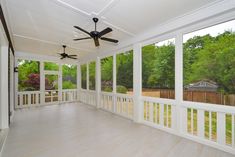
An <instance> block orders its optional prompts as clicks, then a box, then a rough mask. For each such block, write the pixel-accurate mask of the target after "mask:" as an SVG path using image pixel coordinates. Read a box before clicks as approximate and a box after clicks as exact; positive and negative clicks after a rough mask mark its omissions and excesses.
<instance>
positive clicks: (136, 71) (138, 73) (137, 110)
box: [133, 43, 143, 123]
mask: <svg viewBox="0 0 235 157" xmlns="http://www.w3.org/2000/svg"><path fill="white" fill-rule="evenodd" d="M133 55H134V56H133V58H134V59H133V60H134V62H133V91H134V121H135V122H137V123H140V122H141V120H142V118H143V117H142V115H143V114H142V113H143V110H142V109H143V104H142V101H141V92H142V49H141V44H140V43H137V44H135V45H134V47H133Z"/></svg>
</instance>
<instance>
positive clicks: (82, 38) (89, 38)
mask: <svg viewBox="0 0 235 157" xmlns="http://www.w3.org/2000/svg"><path fill="white" fill-rule="evenodd" d="M85 39H91V37H86V38H78V39H73V40H74V41H78V40H85Z"/></svg>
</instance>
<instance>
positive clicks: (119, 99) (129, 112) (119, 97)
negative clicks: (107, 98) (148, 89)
mask: <svg viewBox="0 0 235 157" xmlns="http://www.w3.org/2000/svg"><path fill="white" fill-rule="evenodd" d="M115 100H116V106H115V113H116V114H118V115H121V116H123V117H126V118H130V119H133V116H134V102H133V96H130V95H126V94H116V95H115Z"/></svg>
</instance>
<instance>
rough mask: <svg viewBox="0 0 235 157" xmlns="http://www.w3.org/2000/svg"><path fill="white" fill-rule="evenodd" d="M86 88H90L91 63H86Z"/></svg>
mask: <svg viewBox="0 0 235 157" xmlns="http://www.w3.org/2000/svg"><path fill="white" fill-rule="evenodd" d="M86 89H87V90H89V63H87V64H86Z"/></svg>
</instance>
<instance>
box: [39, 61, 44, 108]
mask: <svg viewBox="0 0 235 157" xmlns="http://www.w3.org/2000/svg"><path fill="white" fill-rule="evenodd" d="M40 104H41V105H43V104H45V75H44V62H43V61H40Z"/></svg>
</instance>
